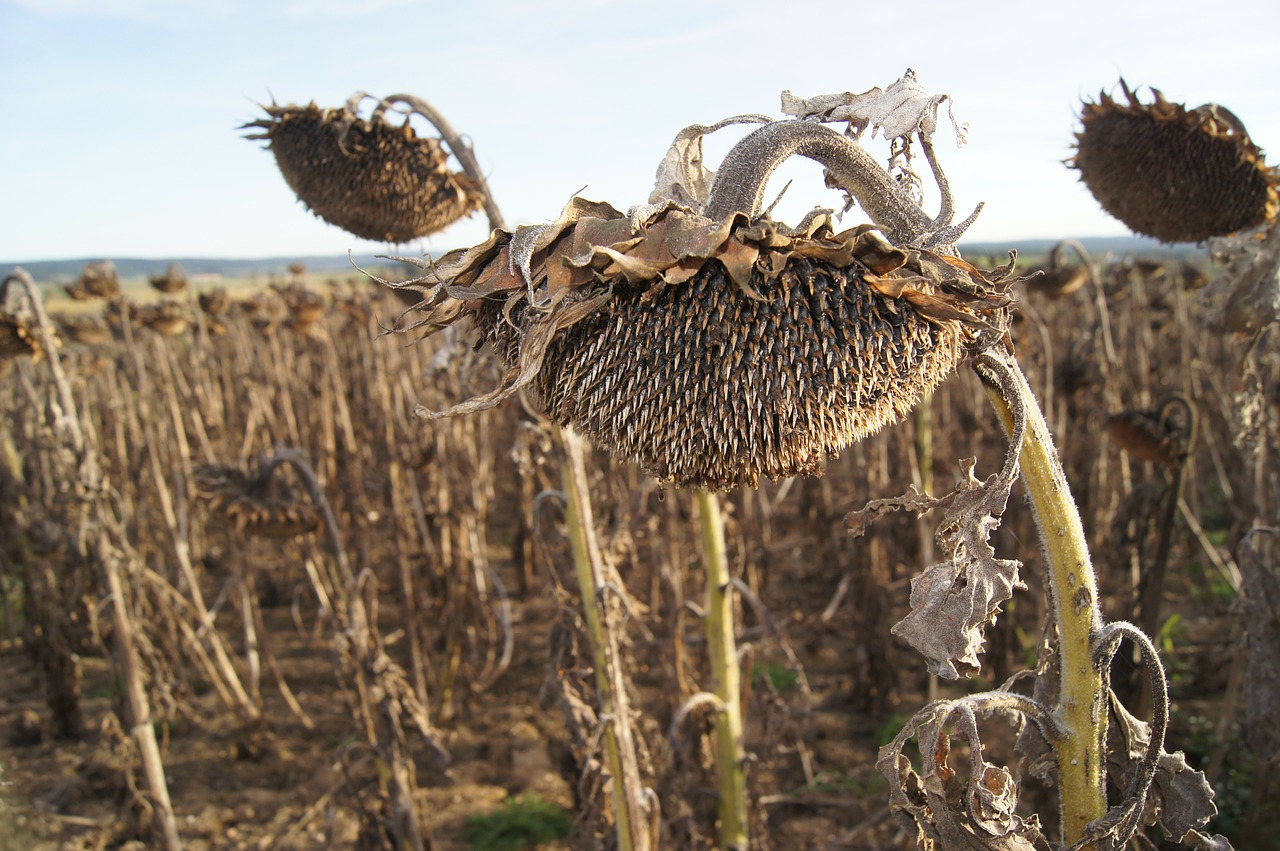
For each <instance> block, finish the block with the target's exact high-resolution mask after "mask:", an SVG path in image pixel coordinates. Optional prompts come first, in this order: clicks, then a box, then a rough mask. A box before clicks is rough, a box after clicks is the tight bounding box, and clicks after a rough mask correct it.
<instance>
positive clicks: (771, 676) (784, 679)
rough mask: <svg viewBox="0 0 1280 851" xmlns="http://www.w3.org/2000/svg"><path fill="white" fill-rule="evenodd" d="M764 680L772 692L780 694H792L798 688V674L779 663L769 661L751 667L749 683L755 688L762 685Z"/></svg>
mask: <svg viewBox="0 0 1280 851" xmlns="http://www.w3.org/2000/svg"><path fill="white" fill-rule="evenodd" d="M766 679H767V680H768V682H769V684H770V685H772V686H773V688H774V690H775V691H777V692H779V693H781V694H787V693H789V692H793V691H795V690H796V689H797V688H799V687H800V674H799V673H797V672H796V671H793V670H791V669H790V668H788V667H787V666H786V665H784V664H782V663H781V662H775V661H772V660H770V661H768V662H765V663H764V664H760V663H759V662H757V663H756V664H754V665H752V666H751V681H752V682H753V683H755V684H756V686H762V685H764V684H765V680H766Z"/></svg>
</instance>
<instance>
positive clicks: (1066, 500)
mask: <svg viewBox="0 0 1280 851" xmlns="http://www.w3.org/2000/svg"><path fill="white" fill-rule="evenodd" d="M989 356H990V357H993V358H996V359H998V360H1000V361H1001V362H1002V363H1003V365H1004V366H1005V368H1006V369H1007V378H1008V379H1009V383H1010V384H1012V385H1013V386H1012V387H1008V386H1005V387H1002V386H1000V385H999V384H998V383H993V382H992V381H990V380H987V381H985V382H984V383H985V386H986V389H987V395H988V396H989V397H990V398H991V402H992V404H993V405H994V406H995V409H996V411H997V412H998V413H999V415H1000V418H1001V420H1002V421H1003V422H1004V426H1005V429H1006V430H1007V431H1010V432H1011V431H1012V430H1013V423H1014V411H1015V407H1014V406H1015V403H1014V402H1011V400H1010V399H1009V398H1008V395H1007V394H1008V393H1010V392H1014V393H1017V395H1018V397H1020V399H1021V405H1022V408H1023V410H1024V411H1025V412H1026V417H1027V431H1026V438H1025V439H1024V440H1023V443H1022V449H1021V452H1020V453H1019V456H1018V461H1019V465H1020V468H1021V471H1022V479H1023V481H1024V482H1025V483H1026V485H1027V489H1028V491H1030V494H1031V502H1032V505H1033V507H1034V509H1035V516H1036V525H1037V526H1038V527H1039V531H1040V539H1041V541H1043V542H1044V555H1045V568H1046V572H1047V576H1046V585H1047V588H1048V590H1049V593H1050V596H1051V598H1052V600H1051V602H1052V606H1053V614H1054V620H1055V622H1056V624H1057V628H1058V662H1059V676H1060V677H1061V682H1060V684H1059V692H1058V706H1057V709H1056V713H1057V715H1058V718H1059V720H1060V721H1061V723H1062V726H1063V728H1064V730H1065V732H1066V735H1065V736H1063V737H1062V738H1061V739H1060V740H1059V741H1056V742H1053V743H1052V744H1053V749H1054V752H1055V755H1056V757H1057V761H1058V788H1059V795H1060V798H1061V805H1062V828H1063V838H1064V839H1065V841H1066V843H1067V844H1068V845H1071V844H1073V843H1075V842H1077V841H1079V840H1080V839H1082V838H1083V837H1084V836H1085V833H1086V827H1087V826H1088V824H1089V822H1091V821H1093V820H1095V819H1098V818H1101V817H1102V816H1103V815H1105V814H1106V812H1107V793H1106V783H1105V780H1106V775H1105V750H1104V743H1105V741H1106V735H1107V712H1106V709H1107V685H1106V681H1105V679H1104V677H1103V673H1102V671H1101V670H1099V669H1098V668H1097V666H1096V665H1095V664H1094V659H1093V656H1094V654H1093V649H1094V644H1095V640H1096V638H1097V635H1098V632H1099V630H1100V629H1101V627H1102V612H1101V610H1100V609H1099V608H1098V589H1097V583H1096V581H1095V577H1094V572H1093V565H1092V563H1091V561H1090V558H1089V550H1088V546H1087V545H1086V543H1085V539H1084V527H1083V526H1082V525H1081V522H1080V512H1079V511H1078V509H1077V508H1076V504H1075V500H1073V499H1072V498H1071V491H1070V490H1069V489H1068V487H1067V480H1066V477H1065V476H1064V475H1063V473H1062V464H1061V462H1060V461H1059V460H1058V454H1057V451H1056V450H1055V449H1054V446H1053V438H1052V436H1051V435H1050V434H1049V427H1048V426H1047V425H1046V424H1045V421H1044V416H1043V414H1041V412H1040V407H1039V405H1038V404H1037V403H1036V401H1035V397H1034V396H1033V395H1032V393H1031V388H1030V387H1029V386H1028V384H1027V379H1026V376H1024V375H1023V374H1022V370H1021V369H1019V368H1018V365H1017V363H1016V362H1015V361H1014V360H1013V358H1012V357H1011V356H1003V357H1001V356H999V355H989ZM980 372H982V370H980ZM984 377H988V378H989V376H984ZM1085 848H1086V849H1092V848H1093V846H1092V845H1088V846H1085Z"/></svg>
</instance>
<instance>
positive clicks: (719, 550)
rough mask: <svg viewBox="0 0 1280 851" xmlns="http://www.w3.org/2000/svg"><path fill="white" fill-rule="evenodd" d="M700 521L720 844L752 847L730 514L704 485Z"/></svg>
mask: <svg viewBox="0 0 1280 851" xmlns="http://www.w3.org/2000/svg"><path fill="white" fill-rule="evenodd" d="M698 522H699V525H700V527H701V531H702V560H703V570H704V572H705V573H706V580H707V617H706V629H707V648H708V652H709V654H710V656H711V676H712V679H713V680H714V681H715V682H714V691H715V694H716V696H717V697H718V698H720V706H719V711H718V712H717V713H716V765H717V768H718V769H719V772H720V781H719V782H720V804H719V815H720V847H721V848H722V849H725V851H746V848H747V843H748V832H747V780H746V757H747V753H746V748H745V746H744V744H743V739H742V683H741V671H740V669H739V667H738V650H737V643H736V640H735V637H734V629H733V595H732V593H731V592H730V589H731V588H732V580H731V577H730V576H729V564H728V560H727V559H726V557H725V545H724V518H723V517H722V516H721V514H720V500H719V499H718V498H717V497H716V495H715V494H714V493H712V492H711V491H709V490H707V489H705V488H699V489H698Z"/></svg>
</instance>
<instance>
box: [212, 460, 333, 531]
mask: <svg viewBox="0 0 1280 851" xmlns="http://www.w3.org/2000/svg"><path fill="white" fill-rule="evenodd" d="M278 466H279V465H278V464H276V463H274V460H273V459H270V458H269V459H265V460H264V461H263V462H262V463H260V464H259V465H258V469H256V470H250V471H248V472H246V471H244V470H241V469H240V468H239V467H231V466H228V465H225V464H201V465H199V466H198V467H196V468H195V470H194V471H193V480H194V482H195V486H196V493H197V495H198V496H199V497H200V498H201V499H202V500H204V501H206V502H207V503H208V505H209V509H210V511H212V513H213V514H214V516H215V517H217V518H218V519H219V521H220V522H221V523H222V524H223V525H225V526H227V527H229V528H230V529H232V530H234V531H235V532H236V533H238V534H243V535H251V536H256V537H265V538H292V537H294V536H295V535H305V534H308V533H310V532H314V531H315V530H316V529H318V528H319V527H320V519H321V517H320V509H319V508H317V507H316V506H315V505H314V504H312V503H311V502H309V501H304V500H302V499H299V498H298V496H297V495H296V494H295V493H294V492H293V490H292V489H290V488H289V487H288V486H287V484H286V483H285V482H284V481H283V480H282V479H281V478H280V477H278V476H273V475H272V474H273V473H274V472H275V470H276V469H277V467H278Z"/></svg>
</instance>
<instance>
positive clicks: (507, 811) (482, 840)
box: [461, 795, 573, 851]
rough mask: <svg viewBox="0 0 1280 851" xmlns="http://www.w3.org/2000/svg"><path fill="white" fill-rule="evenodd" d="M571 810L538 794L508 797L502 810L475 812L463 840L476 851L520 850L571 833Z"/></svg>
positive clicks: (464, 831)
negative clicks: (479, 813)
mask: <svg viewBox="0 0 1280 851" xmlns="http://www.w3.org/2000/svg"><path fill="white" fill-rule="evenodd" d="M572 823H573V822H572V819H571V818H570V816H569V813H568V811H567V810H565V808H564V807H561V806H559V805H558V804H553V803H551V802H550V801H547V800H545V799H543V798H541V797H539V796H538V795H524V796H521V797H519V798H508V799H507V801H506V803H505V804H503V806H502V809H500V810H496V811H494V812H491V813H486V814H484V815H474V816H471V817H469V818H468V819H467V821H466V823H465V824H464V825H463V826H462V834H461V836H462V839H463V841H465V842H469V843H470V844H471V847H472V848H474V849H476V851H520V849H523V848H532V847H536V846H538V845H541V844H542V843H544V842H550V841H551V840H553V839H561V838H563V837H565V836H568V835H569V827H570V826H571V825H572Z"/></svg>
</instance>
